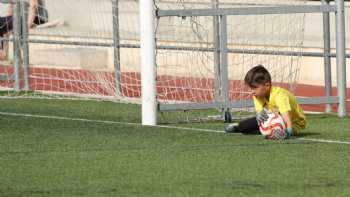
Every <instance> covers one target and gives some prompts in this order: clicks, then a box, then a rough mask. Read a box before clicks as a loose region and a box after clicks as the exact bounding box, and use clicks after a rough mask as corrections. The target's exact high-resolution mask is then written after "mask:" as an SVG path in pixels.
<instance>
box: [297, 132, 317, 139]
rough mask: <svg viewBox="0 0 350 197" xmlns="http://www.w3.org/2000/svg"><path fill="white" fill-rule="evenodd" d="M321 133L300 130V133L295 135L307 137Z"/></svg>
mask: <svg viewBox="0 0 350 197" xmlns="http://www.w3.org/2000/svg"><path fill="white" fill-rule="evenodd" d="M317 135H321V133H315V132H301V133H300V134H298V135H296V136H295V137H297V138H299V137H308V136H317Z"/></svg>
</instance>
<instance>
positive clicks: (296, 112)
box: [225, 65, 306, 138]
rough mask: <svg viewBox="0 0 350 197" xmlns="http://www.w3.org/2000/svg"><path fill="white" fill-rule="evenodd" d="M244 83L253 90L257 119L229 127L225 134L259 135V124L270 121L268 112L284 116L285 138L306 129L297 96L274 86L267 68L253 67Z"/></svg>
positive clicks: (249, 119) (246, 120)
mask: <svg viewBox="0 0 350 197" xmlns="http://www.w3.org/2000/svg"><path fill="white" fill-rule="evenodd" d="M244 82H245V84H246V85H247V86H249V88H250V89H251V92H252V95H253V101H254V106H255V111H256V112H257V114H256V117H253V118H248V119H245V120H242V121H241V122H239V124H238V126H234V125H232V124H231V125H228V126H226V127H225V132H227V133H244V134H259V124H260V123H262V122H264V121H266V120H267V119H268V116H267V112H268V111H273V112H279V113H280V114H281V115H282V117H283V119H284V121H285V122H286V126H287V129H286V133H287V135H285V136H284V138H289V137H290V136H292V135H298V134H299V133H300V130H301V129H304V128H305V124H306V120H305V115H304V113H303V110H302V109H301V107H300V106H299V105H298V103H297V101H296V98H295V96H294V95H293V94H292V93H290V92H289V91H288V90H286V89H283V88H280V87H275V86H272V85H271V75H270V73H269V72H268V71H267V69H266V68H264V67H263V66H261V65H258V66H255V67H253V68H252V69H250V70H249V71H248V73H247V74H246V76H245V78H244Z"/></svg>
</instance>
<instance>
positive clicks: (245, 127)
mask: <svg viewBox="0 0 350 197" xmlns="http://www.w3.org/2000/svg"><path fill="white" fill-rule="evenodd" d="M225 131H226V132H227V133H243V134H260V131H259V125H258V121H256V117H252V118H247V119H244V120H242V121H240V122H239V123H238V125H237V126H230V125H229V126H227V127H226V128H225Z"/></svg>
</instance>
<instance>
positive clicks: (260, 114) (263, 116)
mask: <svg viewBox="0 0 350 197" xmlns="http://www.w3.org/2000/svg"><path fill="white" fill-rule="evenodd" d="M267 113H268V110H267V109H266V108H263V109H262V110H261V111H260V112H258V113H257V114H256V120H257V121H258V124H262V123H263V122H265V121H266V120H267V119H269V116H268V115H267Z"/></svg>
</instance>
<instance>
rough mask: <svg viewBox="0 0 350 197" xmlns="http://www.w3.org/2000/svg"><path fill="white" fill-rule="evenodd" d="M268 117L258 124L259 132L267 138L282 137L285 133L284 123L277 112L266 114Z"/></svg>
mask: <svg viewBox="0 0 350 197" xmlns="http://www.w3.org/2000/svg"><path fill="white" fill-rule="evenodd" d="M267 115H268V116H269V118H268V119H267V120H266V121H265V122H263V123H262V124H260V125H259V130H260V133H261V134H262V135H263V136H265V137H266V138H267V139H283V138H284V137H285V135H286V133H285V132H286V123H285V122H284V119H283V118H282V116H281V115H280V114H279V113H276V112H271V113H268V114H267Z"/></svg>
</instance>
